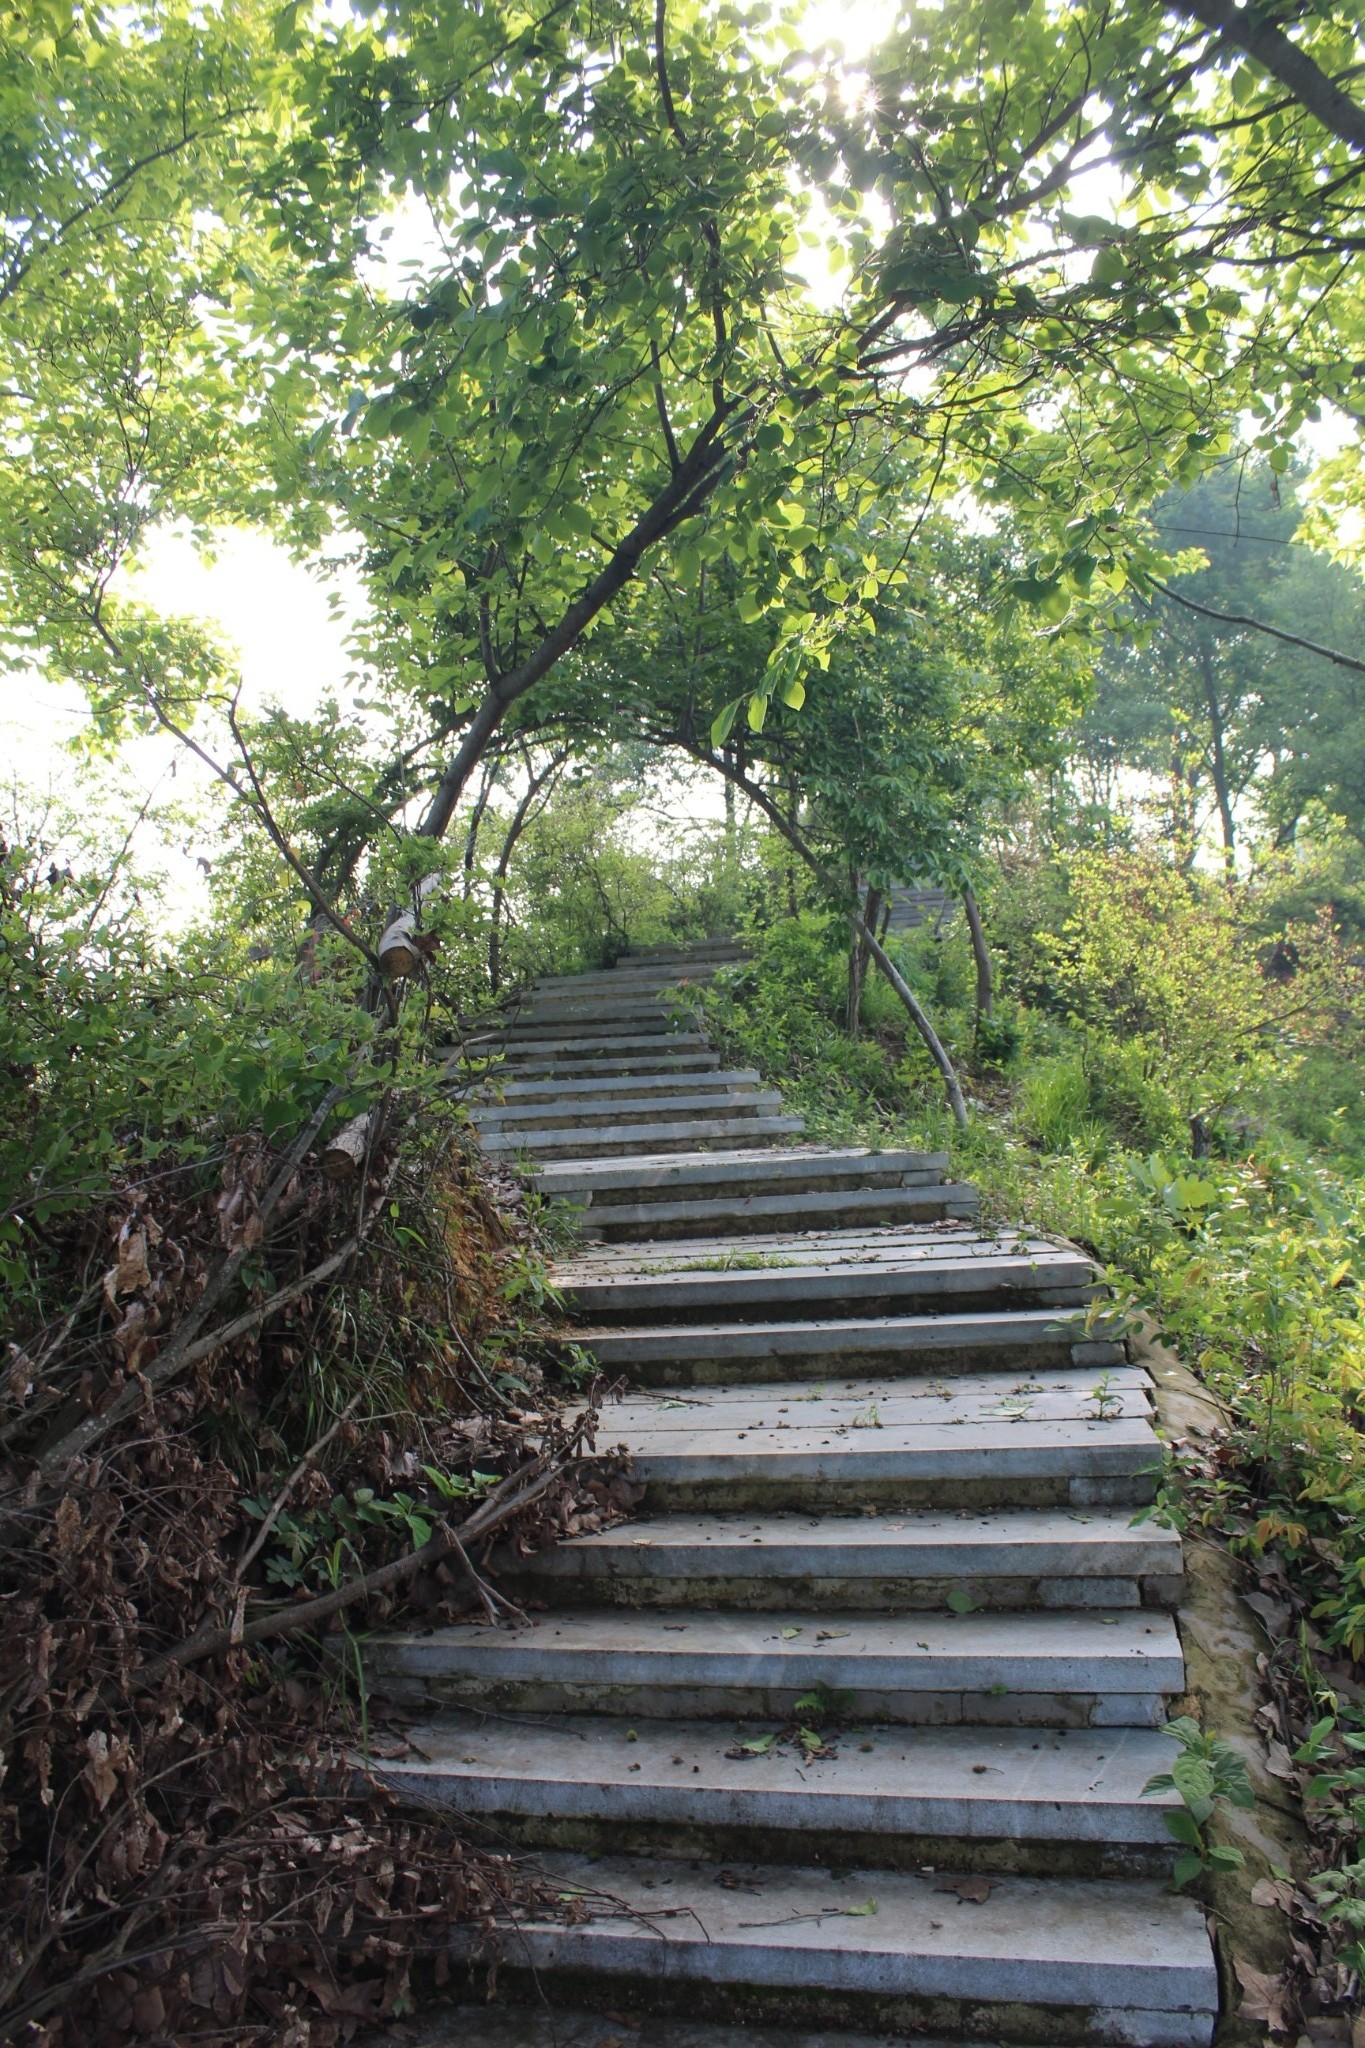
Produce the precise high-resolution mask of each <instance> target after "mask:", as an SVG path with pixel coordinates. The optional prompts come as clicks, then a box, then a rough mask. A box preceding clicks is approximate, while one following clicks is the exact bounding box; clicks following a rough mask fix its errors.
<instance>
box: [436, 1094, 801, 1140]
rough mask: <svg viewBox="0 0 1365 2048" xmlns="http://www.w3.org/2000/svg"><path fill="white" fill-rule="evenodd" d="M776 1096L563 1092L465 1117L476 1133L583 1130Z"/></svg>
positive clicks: (727, 1108) (745, 1110) (757, 1111)
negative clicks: (522, 1129)
mask: <svg viewBox="0 0 1365 2048" xmlns="http://www.w3.org/2000/svg"><path fill="white" fill-rule="evenodd" d="M781 1107H782V1097H781V1096H780V1095H779V1094H777V1092H776V1090H774V1089H768V1090H759V1089H757V1088H752V1087H751V1088H747V1089H742V1088H711V1089H706V1088H698V1089H689V1090H686V1091H684V1092H683V1093H681V1094H676V1095H675V1094H666V1093H663V1092H662V1091H660V1092H659V1093H657V1094H649V1095H639V1096H637V1095H605V1096H602V1095H597V1096H594V1095H586V1094H582V1095H569V1096H560V1097H559V1098H557V1099H553V1098H552V1099H550V1100H545V1099H540V1100H537V1101H535V1102H529V1103H521V1102H509V1103H488V1104H486V1105H485V1104H483V1103H479V1104H476V1105H475V1106H473V1107H472V1108H471V1109H470V1112H469V1115H470V1121H471V1122H472V1123H474V1124H475V1125H477V1127H478V1129H479V1130H480V1131H484V1130H491V1131H496V1130H507V1129H510V1128H511V1127H512V1126H514V1125H517V1124H521V1125H525V1126H526V1127H527V1128H528V1129H532V1128H539V1129H542V1130H553V1129H557V1128H562V1127H564V1126H566V1125H568V1126H572V1127H574V1128H586V1127H587V1126H589V1125H592V1124H608V1125H609V1124H611V1122H612V1120H613V1119H617V1120H619V1121H621V1122H626V1123H630V1122H634V1121H636V1120H637V1119H638V1121H639V1122H641V1123H648V1122H650V1121H656V1122H658V1121H662V1120H664V1119H667V1118H668V1117H670V1116H672V1115H674V1114H677V1115H680V1116H682V1117H685V1118H691V1117H700V1116H704V1115H705V1114H706V1113H707V1112H708V1111H711V1110H717V1111H723V1112H724V1113H725V1114H726V1115H728V1116H758V1115H761V1114H763V1113H764V1112H765V1111H773V1112H776V1111H778V1110H780V1109H781Z"/></svg>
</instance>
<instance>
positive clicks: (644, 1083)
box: [368, 945, 1217, 2048]
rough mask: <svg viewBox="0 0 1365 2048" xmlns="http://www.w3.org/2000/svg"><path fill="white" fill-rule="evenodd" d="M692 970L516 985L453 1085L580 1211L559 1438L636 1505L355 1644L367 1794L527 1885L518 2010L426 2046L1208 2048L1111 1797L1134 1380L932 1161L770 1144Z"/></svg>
mask: <svg viewBox="0 0 1365 2048" xmlns="http://www.w3.org/2000/svg"><path fill="white" fill-rule="evenodd" d="M734 952H735V949H734V948H732V947H729V946H724V945H711V946H706V947H699V948H694V949H687V950H677V951H674V950H660V951H658V952H656V953H653V954H650V955H647V956H635V957H633V958H631V959H630V960H628V961H626V962H624V963H623V964H622V965H621V966H620V967H618V968H616V969H614V970H611V971H609V972H603V973H599V974H590V975H583V976H579V977H575V978H572V979H564V980H557V981H547V982H543V983H541V984H540V985H539V987H537V988H536V989H535V990H534V991H533V993H532V995H531V997H530V999H529V1001H528V1002H527V1003H526V1004H525V1005H524V1006H523V1007H522V1008H521V1009H520V1010H519V1011H518V1012H517V1014H516V1016H515V1018H514V1019H513V1021H512V1022H511V1024H510V1027H509V1028H508V1030H507V1032H506V1035H505V1037H504V1038H502V1039H501V1040H500V1041H499V1044H498V1051H499V1052H500V1058H501V1063H500V1065H499V1067H498V1069H497V1083H496V1087H495V1088H491V1089H488V1090H486V1091H485V1092H484V1093H483V1094H482V1095H481V1096H480V1097H479V1098H478V1099H477V1100H476V1101H474V1102H473V1103H472V1104H471V1114H472V1115H473V1116H474V1118H475V1120H476V1123H477V1126H478V1129H479V1134H480V1138H481V1142H482V1143H483V1145H484V1146H485V1148H486V1149H487V1150H489V1151H490V1152H493V1153H497V1154H502V1155H510V1156H511V1157H513V1158H515V1159H517V1160H519V1161H521V1162H523V1164H524V1166H525V1169H526V1170H527V1172H528V1173H529V1174H530V1175H531V1176H532V1177H533V1180H534V1184H535V1185H536V1186H537V1187H538V1188H539V1190H540V1191H541V1193H542V1194H543V1195H544V1196H545V1197H546V1198H547V1199H549V1200H551V1201H554V1202H556V1203H559V1202H563V1203H567V1204H570V1205H572V1206H573V1207H574V1208H575V1209H576V1210H577V1211H578V1212H579V1216H580V1222H581V1228H582V1242H581V1247H580V1248H579V1249H578V1250H576V1251H575V1252H574V1253H573V1255H572V1256H570V1257H568V1258H566V1259H565V1260H564V1261H563V1262H562V1263H561V1264H560V1265H559V1266H558V1267H557V1268H556V1271H555V1279H556V1283H557V1285H558V1287H559V1288H560V1289H561V1290H562V1292H563V1295H564V1297H565V1299H566V1301H567V1302H568V1304H569V1306H570V1309H571V1311H572V1313H573V1315H574V1317H575V1319H576V1323H577V1327H576V1328H575V1330H574V1331H573V1336H574V1338H575V1340H576V1341H577V1342H578V1343H580V1344H582V1345H584V1346H585V1347H587V1348H588V1349H589V1350H590V1351H591V1352H592V1353H593V1354H594V1355H595V1357H596V1358H597V1359H598V1361H599V1362H600V1363H601V1365H602V1367H603V1368H604V1369H605V1370H606V1371H607V1372H608V1373H609V1374H611V1375H612V1376H617V1375H620V1376H622V1377H624V1378H625V1379H627V1380H628V1381H629V1383H630V1384H631V1385H632V1386H633V1387H635V1388H636V1389H638V1391H634V1392H631V1393H629V1394H627V1395H626V1396H625V1397H624V1398H622V1399H619V1400H618V1401H616V1402H613V1403H612V1404H610V1405H609V1406H608V1408H607V1410H606V1411H605V1414H604V1427H603V1431H602V1436H601V1439H600V1441H601V1443H602V1445H603V1446H604V1447H606V1446H609V1445H613V1444H615V1443H617V1442H620V1443H623V1444H625V1445H626V1446H628V1448H629V1450H630V1452H631V1454H632V1456H633V1458H634V1461H635V1470H636V1473H637V1476H638V1477H639V1478H640V1479H641V1480H643V1481H644V1483H645V1487H646V1494H645V1502H644V1507H643V1510H642V1512H641V1513H640V1515H639V1516H638V1517H637V1518H636V1519H635V1520H632V1521H630V1522H628V1523H625V1524H623V1525H621V1526H619V1527H617V1528H614V1529H610V1530H607V1531H605V1532H603V1533H601V1534H597V1535H592V1536H586V1537H581V1538H578V1539H576V1540H575V1541H572V1542H568V1543H565V1544H563V1545H561V1546H560V1547H558V1548H556V1549H553V1550H551V1551H548V1552H544V1553H541V1554H539V1555H537V1556H534V1557H532V1558H529V1559H527V1560H524V1561H521V1562H520V1563H517V1562H514V1561H513V1560H510V1559H505V1560H503V1561H502V1568H501V1579H502V1583H503V1584H504V1585H505V1586H506V1588H507V1589H508V1590H509V1591H512V1592H514V1593H516V1594H517V1595H518V1596H519V1597H522V1598H524V1599H527V1600H528V1601H532V1602H535V1603H543V1606H537V1608H536V1609H535V1610H533V1611H535V1612H536V1614H537V1618H536V1619H535V1620H534V1621H533V1623H532V1625H531V1626H530V1627H528V1628H524V1629H518V1630H496V1629H489V1628H486V1627H482V1626H476V1625H473V1624H469V1625H462V1626H458V1627H454V1628H445V1629H439V1630H436V1631H433V1632H430V1633H426V1634H418V1633H415V1634H407V1635H402V1634H390V1635H387V1636H384V1637H382V1638H378V1639H375V1640H373V1641H372V1642H371V1644H370V1645H369V1649H368V1663H369V1673H370V1680H371V1683H372V1684H373V1686H374V1687H375V1688H376V1689H378V1690H381V1691H383V1692H385V1693H386V1694H388V1695H389V1696H391V1697H393V1696H399V1697H404V1698H406V1699H407V1700H409V1701H411V1702H413V1703H414V1704H415V1705H416V1706H417V1708H418V1711H419V1714H420V1715H421V1716H422V1719H421V1722H420V1725H417V1726H416V1727H415V1728H414V1737H413V1739H414V1743H415V1754H414V1755H413V1756H412V1758H411V1759H410V1760H408V1761H404V1762H402V1763H399V1764H392V1765H388V1766H386V1767H385V1775H386V1776H387V1778H388V1779H389V1781H390V1782H391V1783H392V1784H393V1785H394V1786H395V1787H396V1788H397V1789H398V1790H400V1791H401V1792H402V1793H403V1794H404V1795H405V1796H408V1797H410V1798H413V1799H415V1800H420V1801H423V1802H427V1803H437V1804H442V1805H446V1806H449V1807H452V1808H454V1809H457V1810H459V1811H460V1812H462V1813H464V1814H467V1815H473V1816H478V1817H479V1818H480V1821H481V1822H482V1823H483V1824H484V1825H486V1826H487V1827H488V1828H489V1829H490V1830H491V1831H492V1832H493V1833H494V1835H495V1836H496V1837H498V1838H499V1839H501V1840H502V1841H504V1842H505V1843H509V1844H514V1845H519V1846H524V1847H526V1848H527V1849H529V1850H534V1851H535V1852H536V1855H537V1860H538V1861H539V1862H540V1863H541V1864H542V1865H543V1866H545V1867H547V1868H548V1869H550V1870H551V1871H552V1873H553V1874H554V1876H555V1879H556V1881H557V1883H558V1885H559V1886H560V1888H561V1892H562V1895H563V1899H564V1902H565V1910H564V1912H563V1913H562V1915H560V1916H558V1917H554V1918H548V1919H545V1920H543V1921H542V1920H533V1919H528V1920H524V1921H522V1922H521V1923H520V1924H519V1925H518V1926H517V1928H516V1929H515V1931H514V1932H512V1933H510V1934H509V1935H508V1937H507V1938H506V1941H505V1943H504V1960H503V1963H502V1973H501V1975H500V1978H499V1984H500V1987H501V1992H502V1996H503V1997H504V1998H506V1997H507V1996H509V1995H510V1996H511V1997H513V1998H514V1999H515V1998H516V1997H517V1996H519V1995H520V1996H523V1997H525V1998H526V2000H527V2004H526V2008H525V2009H524V2010H521V2011H517V2010H509V2009H508V2008H507V2007H506V2006H505V2005H504V2006H500V2007H498V2008H481V2009H480V2010H479V2011H477V2012H468V2013H466V2012H465V2011H464V2010H463V2009H462V2010H461V2012H460V2014H459V2015H458V2016H457V2017H456V2019H454V2020H452V2019H450V2018H449V2017H448V2018H447V2020H446V2021H445V2022H444V2023H442V2024H444V2025H445V2027H446V2029H447V2031H445V2032H440V2033H438V2034H433V2035H432V2036H430V2039H431V2040H432V2041H435V2040H437V2039H440V2040H445V2039H447V2038H449V2039H451V2040H454V2039H455V2038H456V2036H457V2035H458V2038H459V2041H460V2044H461V2048H498V2044H503V2043H511V2042H512V2041H524V2042H526V2043H528V2044H530V2043H532V2042H534V2043H542V2042H543V2043H545V2044H546V2048H549V2044H550V2043H552V2042H553V2043H556V2044H558V2043H565V2044H567V2043H572V2044H573V2048H609V2044H611V2043H617V2044H619V2048H637V2044H638V2048H772V2044H774V2043H775V2042H776V2040H777V2038H778V2030H780V2032H781V2039H782V2041H783V2044H784V2048H798V2044H799V2043H805V2044H807V2048H860V2044H861V2048H872V2040H871V2037H872V2036H874V2035H875V2037H876V2039H877V2040H879V2041H895V2042H904V2041H906V2040H910V2039H913V2040H914V2041H916V2042H920V2043H922V2042H923V2041H924V2039H925V2037H926V2035H933V2036H935V2037H938V2038H952V2039H953V2040H956V2041H963V2040H969V2041H971V2040H977V2041H986V2040H989V2041H993V2042H1005V2043H1020V2044H1023V2043H1031V2044H1040V2048H1041V2044H1073V2043H1077V2044H1078V2043H1096V2044H1099V2043H1106V2044H1109V2043H1112V2044H1127V2048H1147V2044H1149V2048H1194V2044H1202V2043H1206V2042H1208V2041H1209V2039H1210V2037H1211V2034H1212V2029H1213V2025H1214V2015H1215V2009H1216V2006H1217V1985H1216V1977H1215V1971H1214V1965H1213V1959H1212V1955H1211V1950H1210V1944H1209V1939H1208V1935H1207V1933H1206V1931H1205V1926H1204V1919H1203V1915H1202V1913H1201V1911H1200V1910H1199V1908H1198V1907H1197V1906H1196V1905H1195V1904H1194V1903H1192V1902H1191V1901H1189V1900H1187V1899H1184V1898H1181V1897H1177V1896H1174V1895H1173V1894H1172V1893H1171V1892H1170V1891H1169V1889H1168V1887H1167V1884H1166V1883H1165V1882H1164V1880H1165V1878H1166V1876H1167V1874H1168V1872H1169V1867H1170V1854H1171V1852H1170V1844H1169V1837H1168V1835H1167V1832H1166V1829H1165V1827H1164V1825H1163V1816H1162V1807H1163V1805H1164V1804H1165V1803H1166V1802H1165V1800H1164V1799H1163V1798H1161V1797H1157V1798H1144V1797H1143V1796H1142V1788H1143V1786H1144V1785H1145V1783H1146V1782H1147V1780H1148V1778H1149V1777H1151V1776H1152V1775H1153V1774H1154V1773H1156V1772H1158V1771H1162V1770H1166V1769H1169V1767H1170V1763H1171V1760H1172V1749H1171V1744H1170V1742H1169V1740H1168V1739H1167V1738H1165V1737H1163V1736H1162V1735H1161V1734H1160V1732H1159V1730H1160V1727H1161V1724H1162V1723H1163V1721H1164V1720H1165V1718H1166V1716H1167V1710H1168V1702H1169V1701H1170V1699H1171V1698H1172V1696H1174V1695H1177V1694H1179V1693H1180V1691H1181V1690H1182V1685H1183V1664H1182V1658H1181V1650H1180V1641H1179V1637H1178V1634H1177V1631H1176V1626H1175V1621H1174V1618H1173V1613H1172V1610H1173V1608H1174V1606H1175V1604H1176V1601H1177V1598H1178V1595H1179V1590H1180V1585H1181V1555H1180V1543H1179V1539H1178V1538H1177V1536H1176V1535H1175V1534H1174V1533H1173V1532H1172V1531H1170V1530H1167V1529H1163V1528H1161V1527H1159V1526H1158V1525H1156V1524H1155V1523H1151V1522H1147V1523H1140V1524H1138V1525H1137V1526H1134V1523H1133V1515H1134V1511H1135V1509H1136V1508H1137V1507H1138V1505H1139V1504H1141V1503H1142V1502H1145V1501H1146V1500H1148V1499H1149V1498H1150V1495H1151V1491H1152V1486H1153V1475H1154V1470H1155V1468H1156V1466H1157V1463H1158V1457H1159V1447H1158V1443H1157V1439H1156V1437H1155V1435H1154V1433H1153V1429H1152V1401H1151V1392H1150V1386H1149V1383H1148V1380H1147V1378H1146V1375H1145V1374H1144V1373H1143V1372H1141V1371H1140V1370H1138V1369H1137V1368H1135V1367H1134V1366H1132V1365H1131V1364H1129V1363H1128V1362H1127V1359H1126V1355H1125V1353H1124V1350H1123V1348H1122V1346H1121V1345H1120V1344H1119V1343H1117V1342H1114V1341H1111V1340H1110V1339H1109V1338H1107V1337H1105V1336H1104V1334H1103V1332H1102V1331H1101V1332H1100V1333H1099V1334H1096V1333H1094V1332H1091V1333H1090V1334H1087V1333H1086V1330H1085V1327H1084V1309H1085V1306H1086V1304H1087V1302H1088V1301H1089V1300H1090V1299H1091V1298H1092V1296H1093V1294H1094V1275H1093V1272H1092V1270H1091V1268H1090V1267H1089V1265H1088V1263H1087V1261H1086V1260H1085V1259H1084V1257H1082V1256H1081V1255H1080V1254H1079V1253H1078V1252H1077V1251H1075V1249H1074V1248H1072V1247H1071V1246H1068V1245H1065V1244H1056V1243H1052V1242H1049V1241H1048V1240H1046V1239H1043V1238H1040V1237H1037V1236H1033V1235H1031V1234H1029V1233H1027V1232H1025V1231H1022V1230H1018V1231H1016V1230H1006V1231H1000V1232H995V1233H992V1232H989V1231H983V1230H980V1229H978V1228H976V1227H975V1225H974V1224H973V1222H972V1220H971V1218H972V1215H973V1210H974V1202H973V1197H972V1193H971V1190H970V1189H969V1188H966V1187H964V1186H961V1185H959V1184H956V1183H953V1182H951V1181H949V1180H947V1179H946V1178H945V1173H946V1168H947V1161H946V1159H945V1157H944V1156H943V1155H942V1154H937V1153H924V1152H913V1151H905V1150H889V1151H884V1152H873V1151H868V1150H864V1149H861V1148H850V1149H843V1150H840V1149H831V1148H827V1147H821V1146H816V1145H811V1144H805V1143H802V1142H800V1137H801V1123H800V1119H798V1118H796V1117H792V1116H786V1115H783V1114H782V1113H781V1104H780V1101H779V1099H778V1097H777V1096H776V1095H775V1094H773V1093H772V1092H771V1091H770V1090H768V1089H765V1087H764V1085H763V1083H762V1081H761V1079H760V1077H759V1076H758V1075H757V1074H755V1073H752V1072H747V1071H736V1072H727V1071H723V1070H722V1069H721V1065H720V1060H719V1057H718V1055H717V1054H716V1053H715V1052H714V1051H713V1050H712V1049H711V1047H710V1046H709V1045H708V1044H707V1042H706V1039H705V1036H704V1034H703V1032H702V1031H701V1029H700V1028H699V1026H698V1023H697V1020H696V1015H695V1012H694V1011H690V1010H689V1005H688V1001H687V989H688V987H695V984H696V983H697V982H699V981H701V980H704V979H705V978H706V977H707V976H708V975H710V974H712V973H714V971H715V970H716V968H717V967H719V966H721V965H723V964H725V963H726V962H727V961H728V960H730V959H731V958H733V957H734ZM475 1946H476V1937H475V1936H474V1935H472V1934H471V1936H470V1941H469V1953H471V1954H472V1953H473V1951H474V1948H475ZM451 2027H453V2028H454V2031H453V2032H452V2031H450V2028H451ZM831 2029H833V2030H834V2031H830V2030H831ZM841 2030H844V2031H841ZM847 2030H852V2031H847ZM855 2034H856V2035H857V2040H856V2041H855V2039H854V2036H855Z"/></svg>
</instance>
